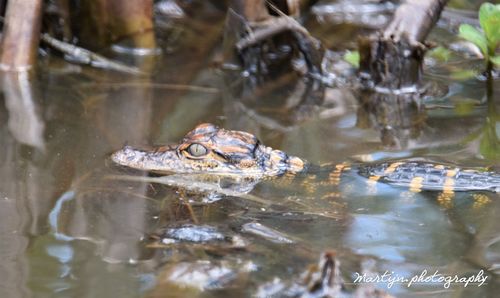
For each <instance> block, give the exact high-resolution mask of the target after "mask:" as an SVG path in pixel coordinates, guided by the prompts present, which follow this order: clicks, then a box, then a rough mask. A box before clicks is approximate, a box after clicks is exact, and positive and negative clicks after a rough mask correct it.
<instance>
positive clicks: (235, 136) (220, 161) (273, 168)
mask: <svg viewBox="0 0 500 298" xmlns="http://www.w3.org/2000/svg"><path fill="white" fill-rule="evenodd" d="M111 159H112V160H113V161H114V162H115V163H117V164H119V165H122V166H127V167H131V168H134V169H139V170H145V171H151V172H157V173H194V174H196V173H200V174H201V173H203V174H217V175H239V176H251V177H261V176H278V175H282V174H284V173H286V172H292V173H297V172H300V171H302V170H303V169H304V168H305V162H304V161H303V160H301V159H300V158H298V157H294V156H288V155H287V154H286V153H284V152H283V151H280V150H273V149H272V148H270V147H266V146H264V145H262V144H261V143H260V142H259V140H258V139H257V138H256V137H255V136H254V135H252V134H249V133H246V132H242V131H234V130H226V129H222V128H219V127H217V126H215V125H213V124H208V123H206V124H200V125H198V126H197V127H196V128H195V129H193V130H192V131H190V132H189V133H188V134H187V135H186V136H185V137H184V138H183V139H182V141H181V142H180V143H179V144H177V145H170V146H164V147H159V148H156V149H154V150H140V149H134V148H132V147H130V146H125V147H124V148H123V149H121V150H119V151H117V152H115V153H113V154H112V156H111Z"/></svg>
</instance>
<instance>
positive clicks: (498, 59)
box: [490, 56, 500, 66]
mask: <svg viewBox="0 0 500 298" xmlns="http://www.w3.org/2000/svg"><path fill="white" fill-rule="evenodd" d="M490 60H491V62H493V64H496V65H498V66H500V56H493V57H491V58H490Z"/></svg>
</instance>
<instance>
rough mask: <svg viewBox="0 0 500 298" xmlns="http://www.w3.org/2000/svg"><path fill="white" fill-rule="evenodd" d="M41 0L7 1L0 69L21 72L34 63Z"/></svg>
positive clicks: (38, 36) (38, 34)
mask: <svg viewBox="0 0 500 298" xmlns="http://www.w3.org/2000/svg"><path fill="white" fill-rule="evenodd" d="M41 15H42V0H23V1H9V3H8V5H7V11H6V16H5V25H4V29H3V38H2V45H1V54H0V69H2V70H14V71H21V70H27V69H30V68H31V67H33V65H34V64H35V63H36V54H37V49H38V41H39V39H40V24H41Z"/></svg>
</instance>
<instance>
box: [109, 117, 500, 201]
mask: <svg viewBox="0 0 500 298" xmlns="http://www.w3.org/2000/svg"><path fill="white" fill-rule="evenodd" d="M111 159H112V160H113V161H114V162H115V163H117V164H119V165H122V166H127V167H131V168H134V169H138V170H144V171H150V172H157V173H177V174H184V173H185V174H214V175H222V176H237V177H251V178H256V179H260V178H265V177H276V176H282V175H285V174H292V175H295V174H304V173H308V172H314V171H316V170H317V167H316V166H311V165H310V164H309V163H307V162H306V161H305V160H302V159H300V158H298V157H295V156H289V155H287V154H286V153H285V152H283V151H280V150H274V149H272V148H270V147H266V146H264V145H262V144H261V143H260V142H259V140H258V139H257V138H256V137H255V136H254V135H252V134H249V133H246V132H242V131H233V130H225V129H222V128H219V127H217V126H215V125H213V124H200V125H198V126H197V127H196V128H195V129H193V130H192V131H190V132H189V133H188V134H187V135H186V136H185V137H184V138H183V139H182V141H181V142H180V143H179V144H177V145H172V146H165V147H159V148H156V149H154V150H140V149H134V148H132V147H129V146H125V147H124V148H123V149H121V150H119V151H117V152H115V153H113V155H112V156H111ZM351 168H352V169H356V171H357V173H358V174H359V175H361V176H364V177H366V178H368V179H369V180H371V181H374V182H382V183H387V184H391V185H395V186H402V187H407V188H409V189H410V190H412V191H421V190H431V191H443V192H444V193H447V192H448V193H451V192H454V191H492V192H500V174H499V173H494V172H484V171H479V170H476V169H462V168H458V167H455V166H452V165H442V164H433V163H429V162H417V161H411V160H409V161H396V162H390V163H388V162H385V163H378V164H366V165H365V164H360V165H357V166H354V167H350V166H346V165H345V164H341V165H337V166H330V167H329V168H328V169H327V171H325V169H322V170H321V172H323V173H326V174H327V176H328V179H329V180H331V181H335V180H337V179H339V177H340V174H341V173H342V172H343V171H345V170H348V169H351Z"/></svg>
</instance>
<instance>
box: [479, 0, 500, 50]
mask: <svg viewBox="0 0 500 298" xmlns="http://www.w3.org/2000/svg"><path fill="white" fill-rule="evenodd" d="M479 23H480V24H481V27H482V28H483V31H484V33H485V35H486V39H487V41H488V48H489V50H490V52H489V54H490V55H491V54H493V53H494V52H495V49H496V47H497V46H498V43H499V42H500V5H493V4H491V3H483V5H481V7H480V8H479Z"/></svg>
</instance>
